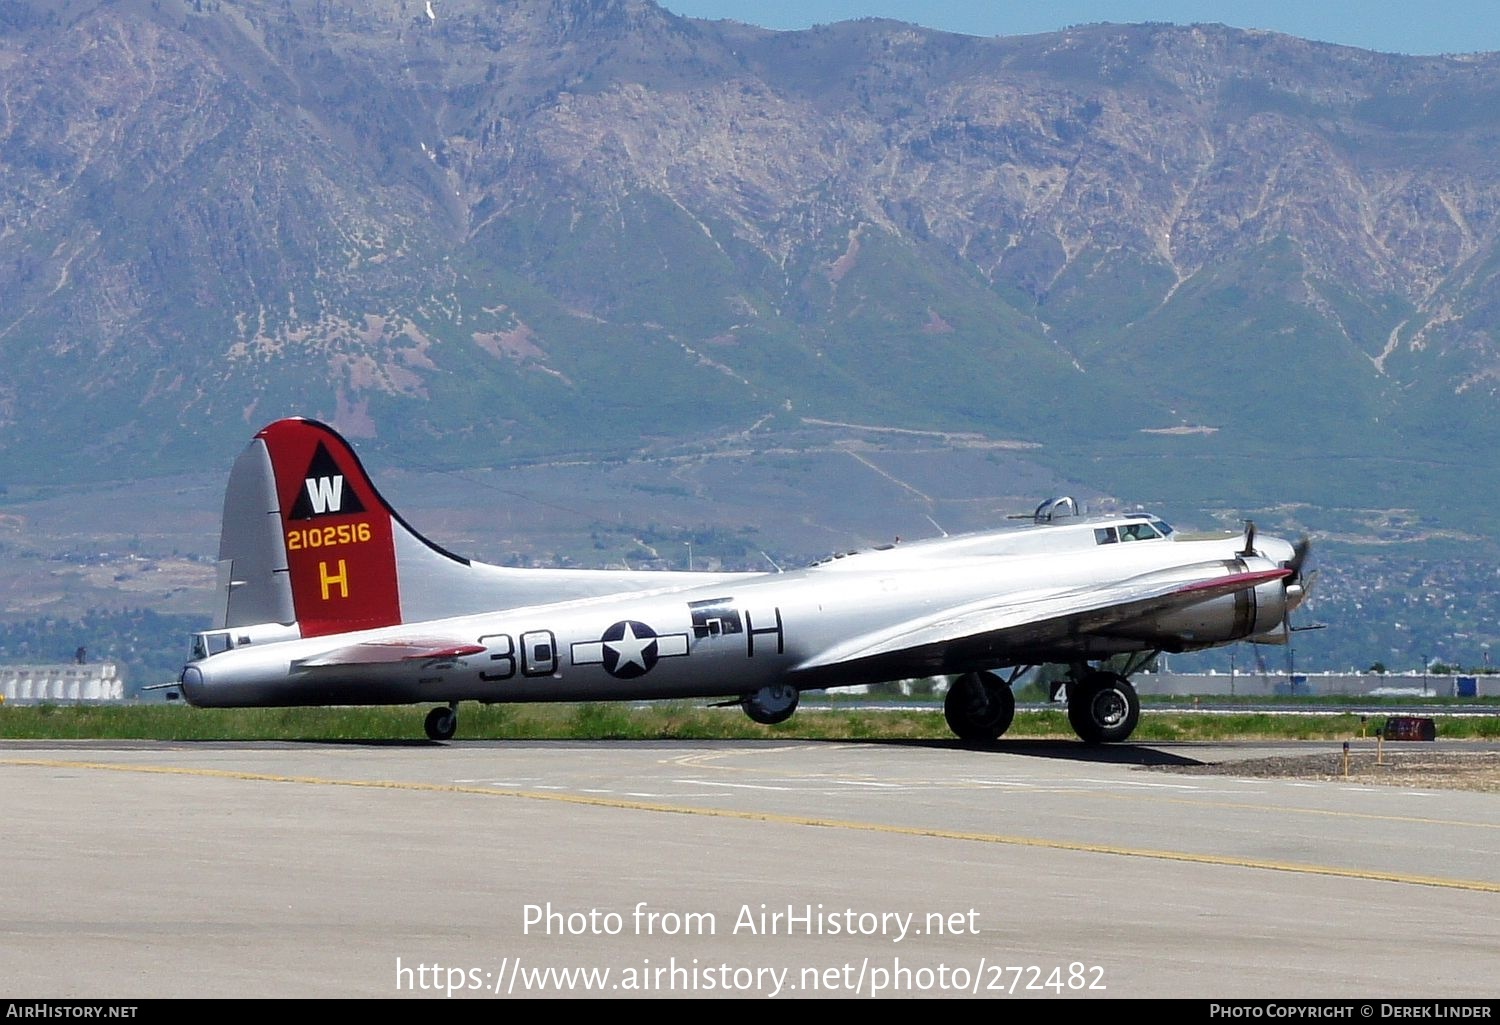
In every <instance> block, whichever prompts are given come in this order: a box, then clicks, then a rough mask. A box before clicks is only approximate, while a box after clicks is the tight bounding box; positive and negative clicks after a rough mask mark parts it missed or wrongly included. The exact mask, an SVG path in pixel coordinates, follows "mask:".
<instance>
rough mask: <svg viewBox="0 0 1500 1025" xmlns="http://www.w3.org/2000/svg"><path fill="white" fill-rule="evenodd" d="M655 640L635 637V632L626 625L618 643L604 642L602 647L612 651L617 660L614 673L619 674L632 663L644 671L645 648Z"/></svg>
mask: <svg viewBox="0 0 1500 1025" xmlns="http://www.w3.org/2000/svg"><path fill="white" fill-rule="evenodd" d="M655 640H656V638H655V637H637V636H636V635H635V630H634V629H633V628H632V627H631V625H630V624H629V623H626V624H625V636H624V637H621V638H620V639H619V640H618V641H605V642H604V646H605V647H606V648H609V649H610V650H611V651H613V652H614V653H615V655H616V657H617V658H618V661H617V662H616V663H615V672H619V671H620V670H621V669H624V668H625V667H626V666H627V665H629V664H630V663H632V662H634V663H635V664H636V665H638V666H640V667H641V669H643V670H644V669H645V668H646V648H647V647H648V646H650V644H651V643H652V642H653V641H655Z"/></svg>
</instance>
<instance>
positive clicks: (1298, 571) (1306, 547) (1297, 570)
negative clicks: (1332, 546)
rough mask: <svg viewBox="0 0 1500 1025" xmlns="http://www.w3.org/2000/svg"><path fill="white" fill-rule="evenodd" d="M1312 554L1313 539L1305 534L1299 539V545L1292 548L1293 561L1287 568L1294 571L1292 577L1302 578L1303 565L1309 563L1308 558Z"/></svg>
mask: <svg viewBox="0 0 1500 1025" xmlns="http://www.w3.org/2000/svg"><path fill="white" fill-rule="evenodd" d="M1311 552H1312V538H1310V537H1308V536H1307V535H1306V534H1303V535H1302V536H1301V537H1300V538H1298V539H1297V543H1296V544H1294V545H1293V546H1292V561H1291V562H1290V563H1288V564H1287V568H1288V569H1290V570H1291V571H1292V576H1294V577H1301V576H1302V565H1303V564H1304V563H1305V562H1307V557H1308V555H1309V554H1311Z"/></svg>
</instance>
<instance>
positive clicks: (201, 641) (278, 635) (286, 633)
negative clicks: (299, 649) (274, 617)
mask: <svg viewBox="0 0 1500 1025" xmlns="http://www.w3.org/2000/svg"><path fill="white" fill-rule="evenodd" d="M301 636H302V631H300V630H298V629H297V625H296V624H295V623H292V624H286V623H256V624H255V625H253V626H232V627H229V628H228V629H225V630H204V631H203V632H201V633H195V634H193V643H192V650H191V651H189V652H188V661H189V662H197V661H199V660H201V659H205V658H208V657H209V656H210V655H217V654H219V653H221V652H225V651H228V650H230V649H231V648H243V647H244V646H245V645H247V644H264V643H266V642H267V641H289V640H293V639H295V638H297V637H301Z"/></svg>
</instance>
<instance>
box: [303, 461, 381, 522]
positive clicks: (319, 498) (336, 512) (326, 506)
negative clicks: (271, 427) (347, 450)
mask: <svg viewBox="0 0 1500 1025" xmlns="http://www.w3.org/2000/svg"><path fill="white" fill-rule="evenodd" d="M364 511H365V505H364V503H363V502H361V501H360V500H359V495H358V494H356V493H355V491H354V488H353V487H352V486H350V482H349V479H348V478H347V477H346V476H345V475H344V472H343V470H341V469H340V468H339V464H338V463H336V462H335V461H334V459H333V456H331V455H330V454H329V452H328V447H327V446H326V445H324V444H323V443H322V442H321V441H320V442H318V450H317V451H316V452H314V453H313V457H312V462H310V463H309V464H308V466H307V472H306V473H305V474H303V475H302V486H301V487H300V488H298V489H297V501H295V502H294V503H292V515H291V519H294V520H311V519H314V518H316V517H318V516H343V515H347V514H349V513H361V512H364Z"/></svg>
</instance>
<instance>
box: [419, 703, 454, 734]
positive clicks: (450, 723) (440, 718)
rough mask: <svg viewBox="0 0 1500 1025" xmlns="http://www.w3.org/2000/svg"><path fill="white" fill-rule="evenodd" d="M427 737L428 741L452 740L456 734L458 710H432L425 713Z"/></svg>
mask: <svg viewBox="0 0 1500 1025" xmlns="http://www.w3.org/2000/svg"><path fill="white" fill-rule="evenodd" d="M426 727H427V736H428V739H430V740H452V739H453V734H455V733H457V732H458V709H456V708H434V709H433V710H432V711H430V712H428V713H427V722H426Z"/></svg>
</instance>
